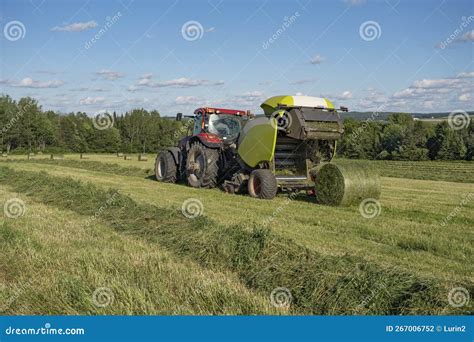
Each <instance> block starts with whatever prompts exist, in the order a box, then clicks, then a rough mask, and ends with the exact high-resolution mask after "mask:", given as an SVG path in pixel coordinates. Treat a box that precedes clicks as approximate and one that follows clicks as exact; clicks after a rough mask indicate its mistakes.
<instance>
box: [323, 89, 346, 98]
mask: <svg viewBox="0 0 474 342" xmlns="http://www.w3.org/2000/svg"><path fill="white" fill-rule="evenodd" d="M321 97H325V98H327V99H329V100H331V99H333V100H349V99H352V92H351V91H349V90H346V91H344V92H343V93H342V94H340V95H335V94H324V95H321Z"/></svg>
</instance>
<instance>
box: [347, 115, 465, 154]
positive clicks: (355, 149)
mask: <svg viewBox="0 0 474 342" xmlns="http://www.w3.org/2000/svg"><path fill="white" fill-rule="evenodd" d="M463 119H464V120H465V121H464V122H463V124H462V125H456V126H455V125H453V127H451V125H450V124H449V123H448V121H446V120H444V121H438V122H430V121H422V120H414V119H413V117H412V116H411V115H410V114H406V113H396V114H390V115H389V116H388V119H387V120H386V121H379V120H375V119H374V118H370V119H367V120H365V121H357V120H354V119H346V120H344V129H345V134H344V136H343V139H342V144H341V145H340V148H339V149H338V153H339V155H342V156H344V157H346V158H357V159H390V160H472V158H473V153H474V122H473V121H472V120H470V121H469V119H468V117H463ZM468 121H469V122H468Z"/></svg>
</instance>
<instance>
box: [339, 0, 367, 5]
mask: <svg viewBox="0 0 474 342" xmlns="http://www.w3.org/2000/svg"><path fill="white" fill-rule="evenodd" d="M344 2H345V3H346V4H348V5H351V6H359V5H363V4H365V3H366V2H367V0H344Z"/></svg>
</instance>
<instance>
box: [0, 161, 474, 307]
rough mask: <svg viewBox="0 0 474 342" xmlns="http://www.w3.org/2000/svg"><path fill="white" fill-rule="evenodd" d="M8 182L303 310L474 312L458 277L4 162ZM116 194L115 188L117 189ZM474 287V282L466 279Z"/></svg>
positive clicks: (0, 175)
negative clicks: (332, 250) (422, 272)
mask: <svg viewBox="0 0 474 342" xmlns="http://www.w3.org/2000/svg"><path fill="white" fill-rule="evenodd" d="M0 183H4V184H8V185H10V186H11V187H12V188H13V189H14V190H15V191H18V192H25V193H27V194H28V195H31V196H33V197H34V198H36V199H38V200H40V201H42V202H44V203H46V204H48V205H53V206H56V207H59V208H63V209H70V210H73V211H75V212H78V213H80V214H83V215H91V216H92V215H95V213H96V212H97V210H98V208H101V207H102V206H103V205H104V203H108V202H110V198H111V197H112V196H113V198H114V201H113V202H111V203H110V205H109V206H108V207H107V209H106V210H103V211H101V213H100V215H99V216H97V219H98V220H101V221H102V222H104V223H106V224H107V225H110V226H112V227H114V228H115V229H116V230H117V231H120V232H123V233H127V234H133V235H135V236H137V237H141V238H143V239H146V240H147V241H149V242H156V243H159V244H160V245H162V246H164V247H166V248H167V249H169V250H170V251H171V252H173V253H174V254H175V255H178V256H180V257H183V258H191V259H193V260H195V261H197V262H198V263H200V264H201V265H203V266H204V267H207V268H209V269H212V270H217V271H232V272H234V273H235V274H236V275H238V277H239V278H240V280H241V282H242V283H243V284H245V285H246V286H247V287H248V288H250V289H253V290H256V291H258V292H259V293H261V294H262V295H264V296H268V295H269V294H270V293H271V291H272V290H273V289H275V288H277V287H286V288H288V289H289V290H290V291H291V294H292V297H293V303H292V306H291V311H292V312H293V313H295V314H351V313H365V314H394V315H397V314H441V313H443V314H446V313H458V314H469V313H472V312H473V308H472V304H471V303H469V306H467V307H461V308H454V307H452V306H449V304H448V302H447V294H448V292H449V289H450V288H452V284H447V283H443V282H442V281H440V280H438V279H432V278H421V277H419V276H415V275H413V274H410V273H408V272H406V271H404V270H402V269H397V268H387V267H382V266H379V265H376V264H374V263H370V262H367V261H365V260H364V259H362V258H358V257H353V256H349V255H345V256H340V257H336V256H325V255H322V254H319V253H317V252H315V251H311V250H309V249H307V248H304V247H302V246H300V245H298V244H296V243H295V242H294V241H293V240H290V239H286V238H283V237H281V236H278V235H276V234H274V233H272V232H271V231H270V230H267V229H261V228H259V227H255V226H252V227H246V226H243V225H235V226H223V225H220V224H217V223H216V222H214V221H212V220H210V219H208V218H206V217H199V218H196V219H187V218H185V217H183V216H182V215H181V213H180V212H179V210H178V209H177V210H174V209H160V208H157V207H154V206H151V205H145V204H138V203H137V202H135V201H133V200H132V199H131V198H130V197H128V196H124V195H121V194H116V191H113V190H110V191H104V190H101V189H100V188H97V187H95V186H93V185H91V184H85V183H82V182H78V181H74V180H72V179H69V178H60V177H50V176H48V175H47V174H45V173H37V172H15V171H13V170H11V169H8V168H5V167H2V168H0ZM114 194H115V195H114ZM458 285H459V286H463V287H465V288H466V289H468V290H469V291H470V292H471V293H472V291H473V290H474V285H473V284H472V283H469V282H466V283H463V284H458Z"/></svg>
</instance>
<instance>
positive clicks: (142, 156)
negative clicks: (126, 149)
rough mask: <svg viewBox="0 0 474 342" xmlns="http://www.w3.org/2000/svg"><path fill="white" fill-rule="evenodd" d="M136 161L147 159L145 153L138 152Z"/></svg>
mask: <svg viewBox="0 0 474 342" xmlns="http://www.w3.org/2000/svg"><path fill="white" fill-rule="evenodd" d="M138 161H148V157H147V156H146V155H145V154H139V155H138Z"/></svg>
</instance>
